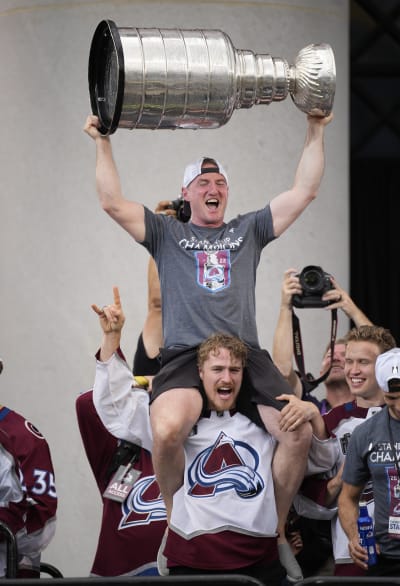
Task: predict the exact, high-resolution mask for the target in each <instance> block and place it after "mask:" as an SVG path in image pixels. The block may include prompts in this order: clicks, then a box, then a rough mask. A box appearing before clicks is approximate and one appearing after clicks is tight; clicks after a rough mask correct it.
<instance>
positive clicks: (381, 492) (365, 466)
mask: <svg viewBox="0 0 400 586" xmlns="http://www.w3.org/2000/svg"><path fill="white" fill-rule="evenodd" d="M389 425H390V429H391V432H392V438H393V441H391V436H390V433H389ZM393 444H394V445H393ZM395 457H396V458H397V459H398V458H399V457H400V421H398V420H397V419H393V417H390V418H389V416H388V409H387V407H385V408H383V409H382V410H381V411H380V412H379V413H377V414H376V415H374V416H373V417H371V418H370V419H367V420H366V421H365V422H364V423H362V424H361V425H359V426H358V427H357V428H356V429H355V430H354V431H353V433H352V436H351V438H350V442H349V445H348V449H347V454H346V462H345V466H344V471H343V480H344V481H345V482H347V483H348V484H352V485H354V486H361V485H364V484H365V482H366V481H367V480H369V479H371V480H372V485H373V491H374V500H375V535H376V539H377V542H378V543H379V545H380V548H381V553H382V554H383V555H386V556H388V557H396V558H399V557H400V479H399V477H398V472H397V469H396V466H395Z"/></svg>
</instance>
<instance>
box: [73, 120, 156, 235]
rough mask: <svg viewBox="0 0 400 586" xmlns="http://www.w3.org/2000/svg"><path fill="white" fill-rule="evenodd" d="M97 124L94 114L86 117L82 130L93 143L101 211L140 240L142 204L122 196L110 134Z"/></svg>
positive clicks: (142, 233) (142, 220)
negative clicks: (100, 128)
mask: <svg viewBox="0 0 400 586" xmlns="http://www.w3.org/2000/svg"><path fill="white" fill-rule="evenodd" d="M98 125H99V120H98V118H97V116H88V117H87V120H86V124H85V126H84V131H85V132H86V133H87V134H88V135H89V136H90V137H91V138H93V140H94V141H95V143H96V187H97V194H98V197H99V200H100V204H101V206H102V208H103V210H104V211H106V212H107V213H108V214H109V215H110V216H111V217H112V218H113V219H114V220H115V221H116V222H117V223H118V224H119V225H120V226H122V228H124V229H125V230H126V231H127V232H128V233H129V234H130V235H131V236H133V238H134V239H135V240H137V241H138V242H143V240H144V238H145V224H144V208H143V205H142V204H140V203H136V202H133V201H129V200H127V199H125V198H124V197H123V195H122V190H121V183H120V179H119V175H118V170H117V167H116V164H115V161H114V158H113V154H112V146H111V141H110V137H109V136H103V135H102V134H100V132H99V130H98Z"/></svg>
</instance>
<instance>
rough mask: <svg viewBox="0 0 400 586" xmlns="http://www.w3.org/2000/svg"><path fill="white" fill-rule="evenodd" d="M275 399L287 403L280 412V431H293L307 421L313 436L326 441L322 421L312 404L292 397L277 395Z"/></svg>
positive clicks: (326, 437)
mask: <svg viewBox="0 0 400 586" xmlns="http://www.w3.org/2000/svg"><path fill="white" fill-rule="evenodd" d="M276 398H277V399H278V400H280V401H287V402H288V403H287V405H285V406H284V407H283V409H282V410H281V419H280V429H281V430H282V431H295V430H296V429H297V428H298V427H299V426H300V425H302V424H303V423H305V422H306V421H309V422H310V423H311V427H312V431H313V434H314V435H315V436H316V437H317V438H318V439H320V440H324V439H328V437H329V436H328V433H327V431H326V427H325V423H324V419H323V417H322V415H321V413H320V412H319V409H318V407H317V406H316V405H315V404H314V403H311V401H302V400H301V399H299V398H298V397H295V396H294V395H279V397H276Z"/></svg>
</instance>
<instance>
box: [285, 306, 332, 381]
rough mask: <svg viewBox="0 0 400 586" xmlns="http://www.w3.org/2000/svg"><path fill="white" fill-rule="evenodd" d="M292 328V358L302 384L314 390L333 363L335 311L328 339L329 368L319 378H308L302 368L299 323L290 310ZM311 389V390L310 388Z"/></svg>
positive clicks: (302, 355) (303, 367)
mask: <svg viewBox="0 0 400 586" xmlns="http://www.w3.org/2000/svg"><path fill="white" fill-rule="evenodd" d="M292 327H293V351H294V358H295V361H296V364H297V368H298V369H299V373H300V378H301V380H302V381H303V382H305V383H306V384H307V385H308V387H307V388H309V389H310V391H311V390H313V389H315V388H316V387H317V386H318V385H319V384H320V383H322V381H324V380H325V379H326V378H327V377H328V375H329V373H330V371H331V368H332V363H333V355H334V353H335V341H336V333H337V309H332V310H331V338H330V350H331V361H330V365H329V368H328V370H327V371H326V372H324V374H323V375H322V376H320V377H319V378H314V377H310V375H307V374H306V370H305V366H304V354H303V344H302V342H301V332H300V321H299V318H298V317H297V315H296V314H295V312H294V311H293V310H292ZM310 387H311V388H310Z"/></svg>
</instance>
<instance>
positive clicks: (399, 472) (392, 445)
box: [387, 407, 400, 486]
mask: <svg viewBox="0 0 400 586" xmlns="http://www.w3.org/2000/svg"><path fill="white" fill-rule="evenodd" d="M387 416H388V428H389V437H390V451H391V452H393V457H394V464H395V466H396V470H397V485H398V486H399V485H400V463H399V460H398V458H397V454H396V444H395V443H394V438H393V432H392V426H391V425H390V420H391V417H390V413H389V407H387Z"/></svg>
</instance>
